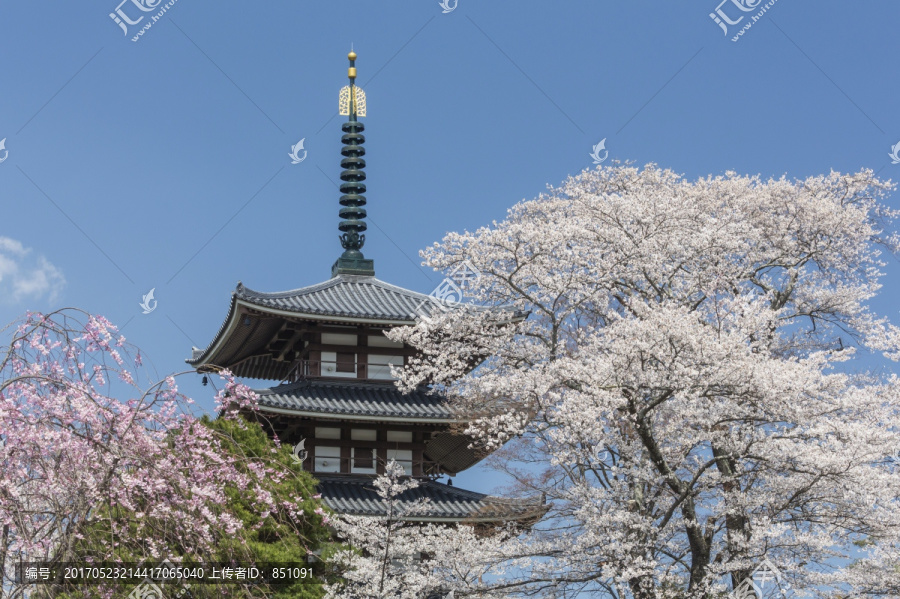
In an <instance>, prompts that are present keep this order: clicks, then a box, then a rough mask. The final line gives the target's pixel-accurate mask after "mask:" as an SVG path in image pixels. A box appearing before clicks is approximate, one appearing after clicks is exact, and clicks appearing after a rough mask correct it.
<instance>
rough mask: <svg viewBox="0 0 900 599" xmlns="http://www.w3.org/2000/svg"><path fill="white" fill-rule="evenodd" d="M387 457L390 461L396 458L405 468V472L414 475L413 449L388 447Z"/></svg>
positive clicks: (398, 463)
mask: <svg viewBox="0 0 900 599" xmlns="http://www.w3.org/2000/svg"><path fill="white" fill-rule="evenodd" d="M387 459H388V461H389V462H390V461H391V460H394V461H395V462H397V465H399V466H401V467H402V468H403V472H404V473H405V474H406V475H407V476H412V471H413V468H412V450H411V449H388V450H387Z"/></svg>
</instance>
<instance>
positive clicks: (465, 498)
mask: <svg viewBox="0 0 900 599" xmlns="http://www.w3.org/2000/svg"><path fill="white" fill-rule="evenodd" d="M348 58H349V59H350V68H349V71H348V76H349V79H350V83H349V85H348V86H346V87H344V88H343V89H342V90H341V93H340V102H339V105H340V113H341V114H342V115H345V116H347V122H345V123H344V124H343V126H342V130H343V132H344V135H343V137H342V143H343V147H342V149H341V154H342V155H343V159H342V160H341V168H342V169H343V170H342V172H341V180H342V184H341V186H340V191H341V193H342V194H343V195H341V197H340V200H339V202H340V205H341V208H340V210H339V213H338V214H339V216H340V219H341V220H340V223H339V224H338V229H339V230H340V236H339V238H340V242H341V246H342V247H343V249H344V251H343V253H342V254H341V255H340V257H339V258H338V259H337V261H336V262H335V263H334V265H333V266H332V268H331V278H330V279H328V280H327V281H324V282H322V283H318V284H315V285H311V286H308V287H302V288H299V289H294V290H292V291H283V292H278V293H264V292H259V291H253V290H251V289H248V288H247V287H244V286H243V285H242V284H241V283H238V285H237V288H236V289H235V291H234V292H233V293H232V294H231V305H230V306H229V309H228V315H227V316H226V318H225V322H224V323H223V324H222V326H221V328H220V329H219V332H218V333H217V334H216V336H215V338H214V339H213V340H212V342H211V343H210V344H209V346H208V347H207V348H206V349H203V350H200V349H196V348H195V349H194V351H193V355H192V357H191V358H190V359H188V360H187V362H188V364H190V365H191V366H192V367H193V368H195V369H196V370H197V371H198V372H200V373H210V372H217V371H219V370H222V369H229V370H231V372H233V373H234V374H235V376H238V377H241V378H244V379H248V378H249V379H262V380H267V381H272V380H277V381H282V383H281V384H280V385H278V386H275V387H272V388H268V389H262V390H258V391H257V393H258V394H259V416H260V420H261V421H262V422H263V423H264V426H265V427H266V428H267V429H268V431H269V433H270V434H272V435H277V437H278V438H279V439H280V440H281V441H282V442H283V443H289V444H291V445H292V446H295V455H297V456H298V459H301V460H302V463H303V468H304V469H305V470H307V471H309V472H311V473H312V474H313V475H314V476H315V477H316V478H317V479H318V480H319V488H318V491H319V492H320V493H321V494H322V499H323V500H324V501H325V503H326V505H328V506H329V507H330V508H331V509H333V510H334V511H335V512H338V513H344V514H354V515H366V516H381V515H385V506H384V505H383V504H382V502H381V500H380V499H379V497H378V495H377V494H376V492H375V489H374V487H373V485H372V480H373V478H374V477H375V476H377V475H379V474H383V473H384V467H385V464H386V463H387V462H388V461H390V460H394V461H396V462H397V463H398V464H400V465H401V466H402V467H403V468H404V470H405V473H406V475H408V476H412V477H416V478H418V479H420V484H419V486H418V487H417V488H415V489H411V490H409V491H407V492H406V493H405V494H404V495H402V496H401V497H400V500H401V501H416V500H419V499H427V503H426V506H427V507H426V509H425V510H424V511H422V510H416V512H415V516H414V517H409V518H408V519H409V520H415V521H423V522H470V523H476V524H478V523H480V524H481V525H491V524H496V523H500V522H507V521H518V522H520V523H522V524H527V523H532V522H534V521H535V520H536V519H538V518H540V516H541V515H543V513H544V512H545V506H544V505H543V503H544V502H543V500H527V499H525V500H522V499H505V498H500V497H494V496H488V495H485V494H482V493H476V492H473V491H467V490H465V489H461V488H459V487H456V486H453V485H452V479H451V478H449V477H453V476H454V475H456V474H457V473H459V472H462V471H463V470H466V469H467V468H470V467H472V466H474V465H475V464H476V463H478V462H479V461H480V459H481V458H482V457H484V456H483V455H479V454H478V453H477V452H476V451H475V450H474V449H473V448H472V447H471V446H470V445H471V443H472V439H471V438H469V437H467V436H466V435H465V434H463V433H462V432H461V431H462V430H463V429H464V428H465V426H464V425H465V418H464V417H463V416H461V415H460V414H458V413H456V412H455V411H454V410H453V409H451V407H449V406H448V404H447V402H446V398H445V397H443V396H441V395H439V394H434V393H431V392H429V389H428V388H420V389H417V390H415V391H413V392H411V393H401V392H400V390H399V389H398V388H397V387H396V385H395V378H394V376H393V375H392V372H391V367H392V366H394V367H402V366H403V365H404V364H405V363H407V361H408V360H410V358H412V357H414V356H416V354H417V350H416V349H415V348H413V347H411V346H408V345H404V344H402V343H397V342H394V341H392V340H390V339H388V338H387V337H386V336H385V334H384V333H385V331H388V330H390V329H391V328H392V327H397V326H408V325H414V324H415V323H416V320H417V318H419V317H422V316H425V317H428V316H429V315H431V314H433V313H434V312H435V311H436V310H439V309H441V306H440V305H439V303H438V301H437V300H436V299H435V298H434V297H432V296H430V295H425V294H422V293H418V292H416V291H411V290H408V289H403V288H401V287H397V286H395V285H391V284H389V283H385V282H384V281H381V280H379V279H377V278H375V266H374V261H373V260H371V259H367V258H365V256H364V255H363V253H362V248H363V245H364V244H365V240H366V238H365V231H366V222H365V218H366V210H365V205H366V197H365V195H364V194H365V193H366V185H365V183H364V181H365V179H366V175H365V171H364V169H365V166H366V162H365V160H364V158H363V156H364V155H365V149H364V148H363V144H364V143H365V137H364V136H363V130H364V129H365V127H364V126H363V123H362V122H360V121H359V117H364V116H365V115H366V105H365V94H364V92H363V91H362V89H360V88H359V87H358V86H356V85H355V80H356V66H355V64H356V63H355V61H356V54H355V53H354V52H350V54H349V55H348ZM443 476H448V479H447V482H446V483H443V482H439V480H438V479H439V478H442V477H443Z"/></svg>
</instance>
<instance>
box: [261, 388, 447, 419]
mask: <svg viewBox="0 0 900 599" xmlns="http://www.w3.org/2000/svg"><path fill="white" fill-rule="evenodd" d="M257 393H258V394H259V404H260V408H261V409H263V410H265V408H266V407H270V408H280V409H284V410H291V411H297V412H307V413H309V412H313V413H317V414H335V415H345V416H378V417H380V418H391V417H393V418H403V419H409V418H416V419H422V420H435V421H438V420H444V421H446V420H453V419H454V415H453V412H451V410H450V409H449V408H448V407H447V406H446V405H445V401H446V400H445V398H444V397H442V396H440V395H429V394H428V393H426V392H425V391H413V392H412V393H408V394H404V393H401V392H400V390H399V389H397V387H396V386H395V385H394V384H393V383H382V384H379V383H361V382H359V381H352V382H351V381H348V382H339V381H321V380H309V381H301V382H299V383H292V384H289V385H281V386H278V387H272V388H271V389H264V390H262V391H257Z"/></svg>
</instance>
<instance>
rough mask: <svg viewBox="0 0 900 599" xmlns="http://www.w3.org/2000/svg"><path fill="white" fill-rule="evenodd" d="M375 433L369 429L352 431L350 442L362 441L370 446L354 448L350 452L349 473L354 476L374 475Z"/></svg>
mask: <svg viewBox="0 0 900 599" xmlns="http://www.w3.org/2000/svg"><path fill="white" fill-rule="evenodd" d="M377 438H378V433H377V431H374V430H370V429H356V428H355V429H352V430H351V431H350V439H351V440H352V441H364V442H366V443H371V444H372V445H362V446H356V444H355V443H354V447H352V448H351V450H350V456H351V460H350V472H352V473H354V474H375V456H376V454H375V440H376V439H377Z"/></svg>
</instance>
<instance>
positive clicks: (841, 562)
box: [391, 165, 900, 599]
mask: <svg viewBox="0 0 900 599" xmlns="http://www.w3.org/2000/svg"><path fill="white" fill-rule="evenodd" d="M891 190H892V184H891V183H890V182H884V181H881V180H879V179H877V178H875V176H874V175H873V173H872V172H871V171H862V172H859V173H855V174H849V175H846V174H839V173H831V174H829V175H824V176H816V177H810V178H808V179H804V180H797V181H791V180H787V179H785V178H781V179H771V180H763V179H761V178H759V177H747V176H740V175H737V174H735V173H730V172H729V173H726V174H725V175H724V176H717V177H707V178H702V179H699V180H696V181H688V180H685V179H684V178H683V177H681V176H679V175H677V174H675V173H673V172H671V171H668V170H663V169H660V168H657V167H655V166H654V165H649V166H647V167H645V168H643V169H639V168H634V167H632V166H628V165H613V166H611V167H599V168H597V169H596V170H592V171H585V172H583V173H581V174H580V175H578V176H576V177H573V178H570V179H569V180H567V181H566V182H565V183H564V184H563V185H562V186H561V187H560V188H557V189H551V190H550V192H549V193H548V194H546V195H544V196H541V197H539V198H537V199H535V200H533V201H526V202H522V203H520V204H518V205H516V206H515V207H513V208H512V209H511V210H510V211H509V213H508V215H507V217H506V219H505V220H504V221H502V222H495V223H493V224H492V225H491V226H489V227H485V228H482V229H479V230H477V231H475V232H465V233H451V234H448V235H447V236H446V237H445V238H444V239H443V241H442V242H441V243H439V244H435V245H434V246H433V247H432V248H430V249H428V250H427V251H425V252H423V257H424V259H425V262H426V264H428V265H429V266H432V267H434V268H436V269H450V268H453V267H454V266H456V265H459V264H462V263H463V262H465V261H468V263H470V264H471V265H474V266H475V267H476V268H477V269H478V270H480V271H481V273H482V276H481V278H480V279H479V280H478V281H477V282H476V284H475V286H474V288H473V290H472V293H473V295H474V297H475V299H476V303H479V304H482V305H486V306H493V307H495V308H499V307H501V306H505V308H503V309H498V310H491V311H488V310H454V311H449V312H447V313H446V314H444V315H441V316H439V317H433V318H431V319H430V320H428V321H424V320H423V321H422V322H420V323H419V324H418V325H417V326H414V327H406V328H404V329H399V330H395V331H394V332H393V333H392V334H391V336H392V338H394V339H395V340H398V341H404V342H408V343H411V344H413V345H415V346H416V347H418V348H420V349H421V350H422V352H423V353H422V355H421V358H420V359H417V360H413V361H412V362H411V363H410V364H409V365H408V366H407V367H406V368H405V369H404V372H403V380H402V384H403V386H404V387H405V388H408V389H411V388H414V387H416V386H418V385H421V384H431V385H433V386H434V387H435V388H436V389H440V390H442V391H444V392H446V393H448V394H449V395H450V396H451V397H453V401H454V402H455V403H456V404H457V406H458V407H459V408H460V409H462V410H464V411H465V412H466V413H469V414H474V415H475V416H476V418H475V420H474V421H473V423H472V424H471V426H470V427H469V430H468V432H469V434H471V435H473V436H474V437H475V438H476V439H477V443H478V444H479V445H481V446H483V447H484V448H487V449H498V448H501V446H504V444H506V443H507V441H510V440H511V439H514V441H513V442H511V443H509V444H508V445H506V446H505V447H502V449H500V451H498V452H496V453H495V454H494V456H493V457H492V458H491V460H490V463H491V464H492V465H493V466H494V467H496V468H498V469H500V470H503V471H505V472H506V473H508V474H510V475H511V476H512V477H513V478H514V480H515V481H516V486H517V487H518V488H519V489H521V490H522V491H523V492H524V491H529V492H535V491H537V492H543V493H546V495H547V497H548V499H549V501H550V503H551V506H552V507H551V511H550V512H549V513H548V514H547V516H546V517H545V518H544V520H543V521H542V522H541V523H539V524H538V525H537V526H535V527H534V528H533V530H532V531H531V532H530V533H528V534H526V535H524V536H523V537H521V538H519V539H517V540H515V541H514V544H515V547H514V548H512V545H508V546H507V548H506V549H504V550H503V551H502V553H503V554H504V555H506V556H508V557H512V556H514V555H517V556H519V557H523V556H526V557H529V558H530V562H529V566H528V567H527V568H526V569H524V570H523V569H522V568H521V567H520V568H518V569H516V568H511V569H508V570H507V572H508V574H507V575H506V576H505V577H504V576H499V577H497V578H494V579H493V580H491V581H489V582H488V583H485V585H484V588H483V589H482V591H483V592H485V593H492V594H497V595H500V594H503V593H513V592H518V593H532V594H536V595H542V596H560V597H562V596H574V594H575V593H576V592H578V591H581V592H583V593H585V594H584V595H579V596H597V597H603V596H608V597H616V598H626V597H636V598H641V599H649V598H654V599H656V598H663V597H673V598H675V597H721V596H724V595H725V594H727V593H729V592H731V591H732V590H734V589H738V588H739V587H740V586H741V585H742V584H744V583H745V582H747V581H748V579H749V578H750V577H751V573H752V572H753V570H754V569H755V568H756V567H757V566H758V565H759V564H761V563H763V562H764V561H765V562H766V563H769V564H772V565H773V566H774V567H777V569H778V570H779V571H780V572H781V574H782V578H783V580H781V581H780V584H783V585H785V586H786V585H791V586H792V588H793V591H794V592H803V593H808V594H811V595H819V596H834V597H838V596H840V597H849V596H854V597H856V596H863V595H874V596H884V597H888V596H890V597H897V596H900V501H898V497H900V465H898V464H897V463H896V461H895V459H894V457H892V456H896V455H897V450H898V448H900V395H898V391H900V385H898V379H897V377H896V375H895V374H894V370H895V366H894V363H893V362H891V360H894V361H895V360H897V359H898V357H900V330H898V328H897V327H895V326H894V325H892V324H891V323H890V322H888V320H887V319H885V318H882V317H879V316H877V315H875V314H873V312H872V311H871V310H870V308H869V307H868V302H869V300H871V299H872V298H873V297H874V296H875V295H876V293H877V292H878V291H879V289H880V286H881V285H880V282H879V281H880V279H881V277H882V272H881V270H882V268H883V266H884V264H883V259H882V258H881V251H882V250H884V249H887V250H888V251H890V252H894V251H895V250H896V249H897V247H898V244H897V237H896V236H895V235H894V234H889V233H885V231H887V230H889V228H888V227H889V223H890V221H891V219H893V218H894V217H895V215H896V213H895V212H894V211H892V210H890V209H888V208H886V207H885V206H884V205H883V204H882V202H883V201H884V198H886V197H887V195H888V194H889V193H890V191H891ZM514 311H516V312H514ZM516 313H517V314H519V315H527V317H524V318H516V317H514V314H516ZM475 364H480V365H479V366H478V367H477V368H474V370H473V369H472V368H473V365H475ZM478 557H481V556H478ZM494 557H495V558H496V555H495V556H494ZM518 565H519V566H521V565H522V562H521V561H520V562H518ZM488 587H490V588H488ZM491 588H492V589H493V591H491V590H490V589H491ZM744 588H747V585H744Z"/></svg>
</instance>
